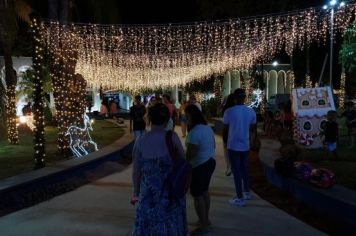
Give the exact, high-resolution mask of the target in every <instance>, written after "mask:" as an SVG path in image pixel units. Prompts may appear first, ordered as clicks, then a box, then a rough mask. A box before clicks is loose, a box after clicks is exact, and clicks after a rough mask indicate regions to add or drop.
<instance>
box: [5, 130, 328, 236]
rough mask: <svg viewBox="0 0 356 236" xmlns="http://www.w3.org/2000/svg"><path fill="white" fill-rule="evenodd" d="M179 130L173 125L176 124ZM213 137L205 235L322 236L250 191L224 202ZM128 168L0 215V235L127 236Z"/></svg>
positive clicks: (225, 188)
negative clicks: (209, 226) (245, 199)
mask: <svg viewBox="0 0 356 236" xmlns="http://www.w3.org/2000/svg"><path fill="white" fill-rule="evenodd" d="M178 128H179V127H178ZM216 141H217V168H216V171H215V173H214V176H213V179H212V183H211V188H210V190H211V195H212V199H211V200H212V202H211V220H212V223H213V231H212V232H211V233H210V234H209V235H219V236H221V235H226V236H229V235H231V236H232V235H239V236H244V235H246V236H247V235H248V236H254V235H256V236H257V235H271V236H272V235H275V236H279V235H280V236H288V235H295V236H300V235H303V236H307V235H313V236H317V235H324V234H323V233H321V232H319V231H318V230H316V229H314V228H312V227H310V226H308V225H306V224H304V223H303V222H301V221H299V220H297V219H296V218H294V217H292V216H290V215H288V214H287V213H285V212H283V211H281V210H279V209H277V208H276V207H274V206H273V205H271V204H269V203H268V202H266V201H264V200H262V199H261V198H260V197H258V196H256V195H254V199H253V200H251V201H250V202H249V203H248V205H247V206H246V207H242V208H239V207H235V206H231V205H229V204H228V200H229V199H230V198H231V197H233V195H234V187H233V179H232V177H226V176H225V175H224V168H225V163H224V160H223V157H222V155H223V152H222V143H221V137H218V136H217V137H216ZM131 171H132V169H131V166H130V167H128V168H126V169H125V170H123V171H122V172H120V173H116V174H113V175H110V176H107V177H105V178H103V179H100V180H99V181H96V182H94V183H91V184H88V185H85V186H83V187H81V188H78V189H77V190H75V191H72V192H69V193H66V194H63V195H61V196H58V197H56V198H54V199H51V200H50V201H47V202H43V203H41V204H38V205H36V206H33V207H31V208H28V209H24V210H21V211H18V212H15V213H13V214H10V215H7V216H5V217H2V218H0V235H1V236H10V235H19V236H20V235H21V236H26V235H36V236H42V235H48V236H56V235H58V236H81V235H88V236H90V235H93V236H101V235H131V230H132V225H133V222H134V214H135V207H134V206H132V205H131V204H130V203H129V200H130V198H131V193H132V184H131ZM187 201H188V210H187V211H188V223H189V225H190V226H192V224H194V223H195V222H196V221H197V217H196V215H195V212H194V208H193V204H192V198H191V197H190V196H188V198H187Z"/></svg>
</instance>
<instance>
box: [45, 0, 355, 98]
mask: <svg viewBox="0 0 356 236" xmlns="http://www.w3.org/2000/svg"><path fill="white" fill-rule="evenodd" d="M355 10H356V3H348V4H347V6H346V7H343V8H340V9H337V10H335V24H334V30H335V32H336V33H337V32H339V33H340V32H343V31H344V30H345V29H346V28H347V26H348V25H349V24H350V23H352V22H354V20H355V19H354V15H355ZM328 19H329V15H328V12H327V11H323V10H322V9H321V8H308V9H303V10H299V11H293V12H284V13H283V14H280V15H276V14H272V15H268V16H260V17H249V18H242V19H231V20H228V21H217V22H193V23H189V24H166V25H96V24H74V23H71V24H61V23H59V22H46V23H44V35H45V37H44V40H45V42H44V43H45V44H46V45H47V47H48V48H49V50H50V52H51V53H52V55H53V56H54V59H55V60H57V61H61V62H63V63H64V64H66V62H67V61H70V60H75V61H76V62H77V64H76V67H75V71H76V73H79V74H81V75H83V77H84V78H85V79H86V81H87V83H88V87H91V88H96V89H99V88H103V89H105V90H106V89H115V90H121V91H129V92H137V91H139V90H142V89H160V88H167V87H171V88H174V87H176V86H184V85H186V84H187V83H189V82H192V81H193V80H204V79H206V78H209V77H210V76H212V75H213V74H223V73H225V72H226V71H227V70H230V69H239V70H243V69H249V68H251V67H252V66H253V65H254V64H256V63H257V62H259V61H264V60H265V61H267V60H271V59H272V58H273V57H274V55H275V54H276V53H278V52H279V51H280V50H281V49H285V51H286V52H287V53H288V54H289V55H291V54H292V52H293V50H295V49H298V48H304V46H305V44H306V43H308V44H310V43H312V42H318V43H321V44H325V43H326V41H327V36H328V33H329V23H328ZM68 52H72V53H68ZM68 54H73V55H75V56H73V58H67V57H65V56H64V55H68ZM59 79H60V78H59Z"/></svg>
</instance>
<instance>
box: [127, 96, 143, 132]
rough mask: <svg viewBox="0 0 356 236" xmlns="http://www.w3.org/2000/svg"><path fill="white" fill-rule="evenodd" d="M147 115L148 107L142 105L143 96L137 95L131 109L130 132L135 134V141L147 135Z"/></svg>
mask: <svg viewBox="0 0 356 236" xmlns="http://www.w3.org/2000/svg"><path fill="white" fill-rule="evenodd" d="M145 113H146V107H145V106H144V105H143V104H142V103H141V96H140V95H136V96H135V100H134V105H133V106H132V107H130V132H132V131H133V132H134V137H135V139H137V138H138V137H140V136H141V135H143V134H144V133H145V129H146V123H145V119H144V116H145Z"/></svg>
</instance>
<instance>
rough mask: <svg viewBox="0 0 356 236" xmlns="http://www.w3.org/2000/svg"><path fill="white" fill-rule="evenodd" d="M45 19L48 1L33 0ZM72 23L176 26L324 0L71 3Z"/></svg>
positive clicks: (106, 0) (110, 0) (75, 0)
mask: <svg viewBox="0 0 356 236" xmlns="http://www.w3.org/2000/svg"><path fill="white" fill-rule="evenodd" d="M29 2H30V4H31V5H32V6H33V8H34V9H35V10H36V11H37V12H39V13H40V15H41V16H42V17H43V18H47V17H48V13H47V11H48V10H47V8H48V1H47V0H40V1H36V0H30V1H29ZM71 2H72V4H71V6H72V7H71V14H72V17H71V18H72V21H76V22H85V23H88V22H90V23H105V24H115V23H116V24H118V23H119V24H150V23H176V22H191V21H200V20H217V19H227V18H237V17H243V16H253V15H260V14H267V13H278V12H281V11H286V10H294V9H301V8H306V7H310V6H322V5H323V4H325V1H322V0H307V1H303V0H262V1H261V0H165V1H162V0H161V1H158V0H151V1H150V0H146V1H142V0H141V1H138V0H121V1H120V0H71Z"/></svg>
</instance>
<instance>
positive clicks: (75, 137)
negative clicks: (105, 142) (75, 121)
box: [65, 114, 98, 157]
mask: <svg viewBox="0 0 356 236" xmlns="http://www.w3.org/2000/svg"><path fill="white" fill-rule="evenodd" d="M89 131H93V127H92V126H91V122H90V119H89V117H88V116H87V115H86V114H84V127H83V128H81V127H78V126H75V125H72V126H70V127H69V128H68V130H67V132H66V133H65V136H69V138H70V144H69V147H70V149H71V150H72V152H73V154H74V155H75V156H76V157H81V156H83V155H87V154H88V151H87V150H86V149H85V146H88V144H92V145H93V146H94V149H95V151H98V145H97V144H96V143H95V142H94V141H93V139H92V138H91V136H90V133H89Z"/></svg>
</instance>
